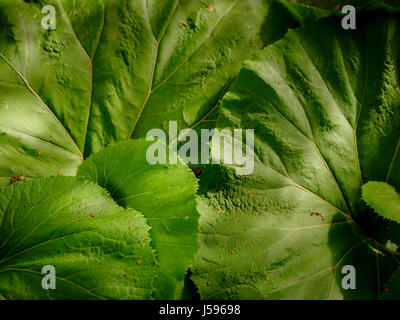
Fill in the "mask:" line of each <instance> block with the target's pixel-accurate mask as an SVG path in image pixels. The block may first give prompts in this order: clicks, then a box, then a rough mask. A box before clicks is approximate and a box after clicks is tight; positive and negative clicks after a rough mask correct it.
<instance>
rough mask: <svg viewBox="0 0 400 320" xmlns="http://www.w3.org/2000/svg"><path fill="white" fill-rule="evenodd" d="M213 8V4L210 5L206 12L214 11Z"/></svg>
mask: <svg viewBox="0 0 400 320" xmlns="http://www.w3.org/2000/svg"><path fill="white" fill-rule="evenodd" d="M214 10H215V6H211V7H209V8H208V9H207V11H208V12H210V13H211V12H214Z"/></svg>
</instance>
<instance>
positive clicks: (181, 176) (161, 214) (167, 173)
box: [78, 140, 198, 299]
mask: <svg viewBox="0 0 400 320" xmlns="http://www.w3.org/2000/svg"><path fill="white" fill-rule="evenodd" d="M151 145H152V142H148V141H145V140H133V141H127V142H122V143H119V144H117V145H114V146H110V147H107V148H106V149H104V150H103V151H101V152H99V153H97V154H95V155H93V156H91V157H90V158H88V159H87V160H85V161H84V162H83V164H82V165H81V167H80V168H79V170H78V175H79V176H82V177H84V178H86V179H89V180H92V181H94V182H96V183H98V184H99V185H100V186H102V187H104V188H105V189H107V190H108V191H109V192H110V194H111V196H112V197H113V198H114V199H115V201H116V202H117V203H118V204H120V205H122V206H124V207H129V208H134V209H136V210H139V211H140V212H142V213H143V214H144V216H145V218H146V219H147V221H148V223H149V225H150V226H151V228H152V229H151V244H152V246H153V248H154V249H155V250H156V252H157V264H158V267H159V268H158V274H157V279H156V282H155V289H156V292H155V297H156V298H159V299H172V298H177V297H179V294H180V290H182V286H183V279H184V276H185V274H186V271H187V269H188V267H189V265H190V264H191V263H192V261H193V258H194V254H195V253H196V250H197V247H198V245H197V233H198V213H197V209H196V198H195V193H196V189H197V183H196V178H195V176H194V174H193V173H192V172H191V171H190V170H189V168H187V166H185V165H183V164H181V163H178V164H176V165H173V164H172V165H166V164H152V165H151V164H149V162H148V160H147V158H146V154H147V151H148V150H149V147H150V146H151ZM165 150H166V151H167V146H165Z"/></svg>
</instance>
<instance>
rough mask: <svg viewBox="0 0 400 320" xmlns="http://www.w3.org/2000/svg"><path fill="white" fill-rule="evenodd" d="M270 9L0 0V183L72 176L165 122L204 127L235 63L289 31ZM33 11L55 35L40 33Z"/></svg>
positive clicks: (253, 4) (253, 3)
mask: <svg viewBox="0 0 400 320" xmlns="http://www.w3.org/2000/svg"><path fill="white" fill-rule="evenodd" d="M271 2H272V1H267V0H235V1H231V0H205V1H198V0H189V1H179V0H168V1H166V0H149V1H137V0H128V1H126V0H77V1H70V0H49V1H47V0H46V1H44V0H37V1H23V0H2V1H1V3H0V30H1V31H0V69H1V74H0V180H1V181H0V183H1V184H2V185H4V184H6V183H7V181H9V180H10V178H11V177H12V176H14V175H17V174H25V176H27V177H38V176H39V177H40V176H48V175H57V174H58V173H59V172H60V171H61V172H63V174H65V175H74V174H75V172H76V170H77V167H78V166H79V164H80V162H81V161H82V159H83V157H84V156H89V155H90V154H92V153H93V152H97V151H99V150H101V149H102V148H103V147H105V146H107V145H108V144H110V143H113V142H117V141H122V140H126V139H128V138H131V137H133V138H137V137H144V136H145V135H146V132H147V131H148V130H149V129H152V128H162V129H165V128H166V127H167V126H168V121H167V120H168V119H169V120H177V121H178V125H179V128H186V127H195V126H198V125H200V124H202V123H205V122H206V121H208V117H209V115H210V114H211V113H212V111H214V110H215V108H216V106H217V103H218V99H219V95H220V93H221V91H223V88H224V87H225V86H226V84H227V82H228V81H229V79H231V78H232V77H235V76H236V75H237V73H238V72H239V70H240V67H241V64H242V61H243V60H244V59H247V58H248V57H250V56H251V55H252V54H253V53H254V52H256V51H257V50H258V49H260V48H262V47H263V46H264V45H265V44H267V43H269V42H271V41H273V40H275V39H276V38H277V37H280V36H281V35H283V34H284V32H286V30H287V26H288V25H291V24H292V23H293V20H291V19H290V18H289V17H288V15H287V13H286V14H285V13H284V11H283V10H281V9H280V11H275V9H274V8H275V6H274V5H271ZM45 5H53V6H54V8H55V9H56V18H57V20H56V29H55V30H51V29H50V30H44V29H43V28H42V26H41V23H42V19H43V18H44V17H45V15H44V14H42V12H41V11H42V7H43V6H45ZM277 10H278V9H277ZM275 14H276V15H275ZM278 17H281V18H282V21H279V23H277V19H278ZM283 21H284V22H283ZM232 30H234V31H233V32H232Z"/></svg>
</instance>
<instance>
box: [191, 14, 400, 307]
mask: <svg viewBox="0 0 400 320" xmlns="http://www.w3.org/2000/svg"><path fill="white" fill-rule="evenodd" d="M399 44H400V22H399V20H398V18H397V17H393V16H389V15H384V14H381V13H379V14H368V15H359V16H358V27H357V30H354V31H352V30H348V31H346V30H343V29H342V28H341V24H340V19H336V18H331V19H328V20H323V21H321V22H319V23H315V24H310V25H309V26H307V27H305V28H302V29H298V30H296V31H291V32H289V33H288V34H287V36H285V38H284V39H283V40H281V41H279V42H277V43H275V44H274V45H272V46H270V47H268V48H266V49H265V50H264V51H263V52H262V53H260V54H259V55H258V57H257V58H256V59H254V60H252V61H248V62H246V63H245V67H244V68H243V70H242V71H241V73H240V74H239V76H238V78H237V79H236V80H235V81H234V83H233V84H232V86H231V89H230V90H229V92H228V93H227V94H226V96H225V98H224V100H223V103H222V107H221V112H222V118H221V119H220V120H219V122H218V127H219V128H243V129H254V130H255V141H254V153H255V168H254V172H253V173H252V174H251V175H248V176H238V175H236V171H235V170H234V169H235V168H234V167H233V166H229V165H223V166H221V167H220V166H213V167H212V168H211V169H210V168H208V169H206V170H203V174H202V175H201V176H200V179H201V186H202V187H201V190H200V193H201V194H202V195H203V197H202V200H201V206H200V211H201V220H200V250H199V253H198V255H197V258H196V262H195V265H194V268H193V270H192V271H193V276H192V279H193V280H194V281H195V283H196V285H197V286H198V288H199V292H200V294H201V296H202V298H206V299H207V298H221V299H225V298H257V299H263V298H267V299H271V298H278V299H288V298H292V299H302V298H306V299H323V298H324V299H326V298H327V299H342V298H353V299H362V298H364V299H365V298H367V299H371V298H375V297H376V296H377V294H378V293H379V292H380V291H381V290H382V284H383V283H384V282H385V281H387V280H388V278H389V277H390V274H391V272H393V271H394V270H395V266H396V265H397V264H398V263H399V262H400V260H399V258H398V257H397V253H392V252H388V251H386V250H385V249H384V246H383V245H382V244H379V243H378V242H377V241H375V240H374V239H372V238H371V237H373V236H374V230H369V229H367V228H365V229H364V226H367V225H369V224H368V222H369V217H370V215H369V214H368V209H367V208H366V206H365V205H363V203H362V200H361V186H362V184H363V183H364V182H367V181H370V180H380V181H387V182H389V183H390V184H392V185H394V186H396V187H400V180H399V175H398V174H397V173H398V172H399V170H400V161H398V159H399V152H398V150H399V148H398V146H399V138H400V89H399V67H398V60H399V57H400V51H399V49H400V47H399ZM214 151H215V150H214ZM348 264H349V265H353V266H354V267H355V268H356V274H357V289H356V290H351V289H349V290H345V289H343V288H342V286H341V282H342V278H343V277H344V275H342V273H341V269H342V267H343V266H344V265H348Z"/></svg>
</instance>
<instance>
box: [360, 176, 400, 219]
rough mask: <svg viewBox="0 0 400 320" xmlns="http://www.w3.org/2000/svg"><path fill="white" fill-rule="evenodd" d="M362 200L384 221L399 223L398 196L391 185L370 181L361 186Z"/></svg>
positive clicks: (399, 195) (399, 198) (399, 206)
mask: <svg viewBox="0 0 400 320" xmlns="http://www.w3.org/2000/svg"><path fill="white" fill-rule="evenodd" d="M362 198H363V200H364V201H365V202H366V203H367V204H368V205H369V206H370V207H371V208H372V209H374V211H375V212H376V213H378V214H379V215H381V216H382V217H384V218H385V219H390V220H392V221H395V222H397V223H400V194H398V193H397V192H396V190H395V189H394V187H392V186H391V185H389V184H387V183H385V182H377V181H370V182H368V183H366V184H364V185H363V186H362Z"/></svg>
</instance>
